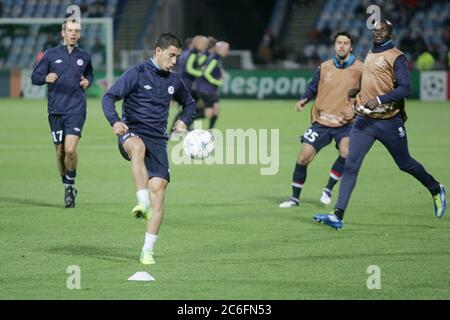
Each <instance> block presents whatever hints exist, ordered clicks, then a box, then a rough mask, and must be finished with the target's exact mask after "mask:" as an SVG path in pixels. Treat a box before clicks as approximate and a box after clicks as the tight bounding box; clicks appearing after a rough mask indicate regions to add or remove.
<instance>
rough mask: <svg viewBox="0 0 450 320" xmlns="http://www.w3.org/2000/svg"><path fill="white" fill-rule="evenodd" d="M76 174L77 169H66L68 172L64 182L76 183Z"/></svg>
mask: <svg viewBox="0 0 450 320" xmlns="http://www.w3.org/2000/svg"><path fill="white" fill-rule="evenodd" d="M76 176H77V170H74V171H69V170H66V174H65V175H64V177H63V183H64V184H67V185H74V184H75V178H76Z"/></svg>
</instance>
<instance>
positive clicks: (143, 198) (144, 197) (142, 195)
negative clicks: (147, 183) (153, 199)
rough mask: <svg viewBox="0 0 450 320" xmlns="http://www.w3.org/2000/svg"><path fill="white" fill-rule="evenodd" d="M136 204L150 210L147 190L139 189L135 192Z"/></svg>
mask: <svg viewBox="0 0 450 320" xmlns="http://www.w3.org/2000/svg"><path fill="white" fill-rule="evenodd" d="M136 197H137V200H138V203H139V204H141V205H143V206H144V207H145V209H148V208H150V197H149V195H148V189H141V190H138V192H136Z"/></svg>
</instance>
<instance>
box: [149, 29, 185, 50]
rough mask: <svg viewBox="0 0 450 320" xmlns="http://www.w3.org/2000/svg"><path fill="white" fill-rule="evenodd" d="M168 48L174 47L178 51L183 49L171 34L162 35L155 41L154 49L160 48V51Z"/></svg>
mask: <svg viewBox="0 0 450 320" xmlns="http://www.w3.org/2000/svg"><path fill="white" fill-rule="evenodd" d="M170 46H174V47H175V48H178V49H181V48H182V47H183V44H182V43H181V40H180V39H179V38H178V37H177V36H176V35H174V34H173V33H171V32H165V33H162V34H161V35H160V36H159V38H158V40H156V42H155V49H156V48H157V47H160V48H161V49H163V50H165V49H167V48H169V47H170Z"/></svg>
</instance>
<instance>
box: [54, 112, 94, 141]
mask: <svg viewBox="0 0 450 320" xmlns="http://www.w3.org/2000/svg"><path fill="white" fill-rule="evenodd" d="M85 121H86V113H83V114H77V113H75V114H49V115H48V123H49V124H50V130H51V132H52V138H53V143H54V144H62V143H64V138H65V136H66V135H68V134H70V135H74V136H78V137H80V138H81V131H83V126H84V122H85Z"/></svg>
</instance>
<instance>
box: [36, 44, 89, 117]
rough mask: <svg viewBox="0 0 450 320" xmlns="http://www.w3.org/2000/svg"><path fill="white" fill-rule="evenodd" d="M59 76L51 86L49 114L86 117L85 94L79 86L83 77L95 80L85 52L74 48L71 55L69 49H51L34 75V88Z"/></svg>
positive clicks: (49, 91) (60, 47)
mask: <svg viewBox="0 0 450 320" xmlns="http://www.w3.org/2000/svg"><path fill="white" fill-rule="evenodd" d="M49 73H56V74H57V75H58V79H57V80H56V82H55V83H48V113H49V114H75V113H77V114H83V113H86V92H85V90H84V89H83V88H82V87H81V86H80V82H81V77H84V78H86V79H87V80H88V81H89V85H91V84H92V81H93V80H94V70H93V69H92V64H91V58H90V56H89V55H88V54H87V53H86V52H85V51H83V50H82V49H80V48H78V47H75V48H74V49H73V51H72V53H70V54H69V51H67V46H66V45H64V44H60V45H59V46H57V47H54V48H51V49H48V50H47V51H46V52H45V54H44V56H43V57H42V59H41V61H39V63H38V64H37V65H36V67H35V68H34V70H33V73H32V75H31V82H32V83H33V84H34V85H38V86H42V85H44V84H46V81H45V77H46V76H47V75H48V74H49Z"/></svg>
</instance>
